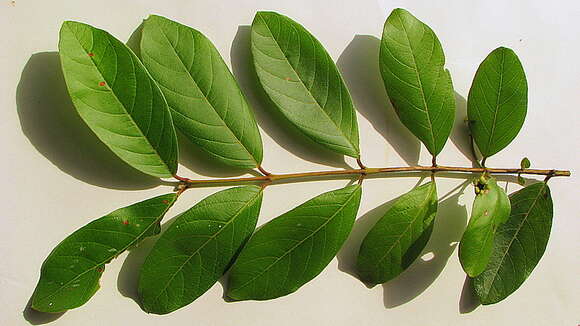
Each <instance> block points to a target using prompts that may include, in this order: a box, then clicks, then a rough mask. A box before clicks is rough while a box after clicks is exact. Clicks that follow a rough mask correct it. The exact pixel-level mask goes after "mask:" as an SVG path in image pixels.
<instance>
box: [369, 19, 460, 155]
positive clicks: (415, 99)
mask: <svg viewBox="0 0 580 326" xmlns="http://www.w3.org/2000/svg"><path fill="white" fill-rule="evenodd" d="M379 63H380V69H381V75H382V76H383V81H384V82H385V88H386V89H387V94H388V95H389V98H390V100H391V103H392V104H393V107H394V108H395V111H396V112H397V114H398V116H399V118H400V119H401V122H403V124H404V125H405V126H406V127H407V128H408V129H409V130H410V131H411V132H412V133H413V134H414V135H415V136H417V138H419V139H420V140H421V141H422V142H423V144H425V146H426V147H427V149H428V150H429V152H430V153H431V154H432V155H434V156H436V155H437V154H439V152H441V150H442V149H443V146H444V145H445V142H446V141H447V138H448V137H449V134H450V133H451V128H452V127H453V119H454V117H455V95H454V92H453V84H452V82H451V75H450V74H449V71H448V70H446V69H445V68H444V66H445V55H444V54H443V49H442V48H441V43H439V39H437V36H436V35H435V33H434V32H433V30H431V28H429V26H427V25H425V24H424V23H422V22H421V21H420V20H418V19H417V18H415V17H414V16H413V15H411V14H410V13H409V12H408V11H406V10H405V9H395V10H393V12H392V13H391V15H390V16H389V17H388V18H387V21H386V22H385V26H384V29H383V37H382V40H381V49H380V54H379Z"/></svg>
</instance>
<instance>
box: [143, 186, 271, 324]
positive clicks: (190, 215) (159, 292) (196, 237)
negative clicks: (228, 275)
mask: <svg viewBox="0 0 580 326" xmlns="http://www.w3.org/2000/svg"><path fill="white" fill-rule="evenodd" d="M261 203H262V189H261V188H260V187H256V186H245V187H237V188H231V189H227V190H223V191H220V192H218V193H215V194H213V195H211V196H209V197H207V198H206V199H204V200H202V201H201V202H199V203H198V204H197V205H195V206H193V207H192V208H191V209H189V210H188V211H186V212H185V213H183V214H181V215H179V216H178V217H177V218H176V219H175V221H174V222H173V223H172V224H171V226H170V227H169V228H168V229H167V231H165V232H164V233H163V235H162V236H161V238H160V239H159V240H158V241H157V243H156V244H155V246H154V247H153V249H152V250H151V253H150V254H149V256H148V257H147V259H146V260H145V263H144V264H143V267H142V268H141V276H140V278H139V295H140V297H141V302H142V308H143V310H145V311H147V312H152V313H156V314H167V313H169V312H172V311H174V310H176V309H179V308H181V307H183V306H186V305H188V304H190V303H191V302H193V301H194V300H195V299H196V298H198V297H199V296H200V295H202V294H203V293H205V292H206V291H207V290H208V289H209V288H210V287H211V286H212V285H214V284H215V283H216V282H217V280H218V279H219V278H220V277H221V276H222V275H223V274H224V273H225V271H226V270H227V268H228V267H229V266H230V264H231V263H232V261H233V259H234V257H235V256H236V254H237V253H238V252H239V250H240V248H241V247H242V246H243V245H244V244H245V243H246V241H247V240H248V238H249V237H250V235H251V234H252V232H253V231H254V229H255V227H256V222H257V220H258V214H259V212H260V206H261Z"/></svg>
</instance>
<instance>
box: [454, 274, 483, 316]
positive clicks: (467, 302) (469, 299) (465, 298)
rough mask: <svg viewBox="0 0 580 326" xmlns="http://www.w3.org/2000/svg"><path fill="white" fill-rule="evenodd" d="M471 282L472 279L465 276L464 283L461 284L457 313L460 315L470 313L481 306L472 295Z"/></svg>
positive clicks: (473, 294)
mask: <svg viewBox="0 0 580 326" xmlns="http://www.w3.org/2000/svg"><path fill="white" fill-rule="evenodd" d="M472 282H473V281H472V279H471V278H469V276H467V275H465V282H463V288H462V289H461V297H460V298H459V313H461V314H467V313H470V312H472V311H474V310H475V309H477V307H479V306H481V302H479V299H478V298H477V296H476V295H475V293H473V287H472Z"/></svg>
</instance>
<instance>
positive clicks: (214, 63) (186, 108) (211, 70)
mask: <svg viewBox="0 0 580 326" xmlns="http://www.w3.org/2000/svg"><path fill="white" fill-rule="evenodd" d="M141 57H142V59H143V63H144V64H145V66H146V67H147V69H148V70H149V72H151V75H152V76H153V78H155V80H156V81H157V82H158V83H159V86H160V87H161V90H162V91H163V94H165V98H166V99H167V103H168V104H169V107H170V109H171V113H172V115H173V120H174V122H175V125H176V126H177V128H179V130H181V131H182V132H183V133H184V134H185V135H186V136H187V137H188V138H189V139H190V140H191V141H193V142H194V143H196V144H197V145H199V146H200V147H201V148H203V149H204V150H205V151H207V152H208V153H209V154H211V155H212V157H214V158H216V159H217V160H219V161H221V162H223V163H225V164H228V165H231V166H237V167H242V168H254V167H257V166H258V165H260V163H261V162H262V139H261V137H260V132H259V131H258V126H257V124H256V120H255V119H254V114H253V113H252V110H251V109H250V107H249V106H248V103H247V102H246V99H245V98H244V95H243V94H242V92H241V91H240V89H239V87H238V84H237V83H236V80H235V79H234V77H233V76H232V74H231V73H230V70H229V69H228V66H227V65H226V64H225V62H224V61H223V59H222V57H221V56H220V54H219V52H218V51H217V49H216V48H215V47H214V46H213V44H212V43H211V41H210V40H208V39H207V38H206V37H205V36H204V35H203V34H201V33H200V32H198V31H197V30H195V29H193V28H190V27H187V26H185V25H182V24H179V23H176V22H174V21H171V20H169V19H167V18H163V17H159V16H154V15H153V16H150V17H149V18H148V19H147V20H145V23H144V26H143V35H142V38H141Z"/></svg>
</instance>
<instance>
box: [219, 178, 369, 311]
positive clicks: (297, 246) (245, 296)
mask: <svg viewBox="0 0 580 326" xmlns="http://www.w3.org/2000/svg"><path fill="white" fill-rule="evenodd" d="M360 197H361V187H360V186H359V185H353V186H348V187H346V188H342V189H338V190H334V191H330V192H327V193H324V194H322V195H319V196H317V197H315V198H313V199H311V200H309V201H307V202H305V203H304V204H302V205H300V206H298V207H296V208H294V209H293V210H291V211H289V212H287V213H285V214H283V215H281V216H279V217H277V218H275V219H274V220H272V221H270V222H268V223H266V224H265V225H264V226H262V227H261V228H260V229H259V230H258V231H257V232H256V233H255V234H254V235H253V236H252V238H250V241H248V244H247V245H246V246H245V247H244V249H243V250H242V252H241V253H240V256H239V257H238V259H237V260H236V262H235V263H234V265H233V266H232V269H231V272H230V277H229V281H228V292H227V295H228V297H229V298H231V299H234V300H267V299H273V298H277V297H281V296H284V295H287V294H290V293H292V292H294V291H296V290H298V289H299V288H300V287H301V286H302V285H304V284H305V283H307V282H308V281H310V280H312V279H313V278H314V277H316V276H317V275H318V274H320V272H322V270H323V269H324V268H325V267H326V266H327V265H328V264H329V263H330V261H331V260H332V258H333V257H334V256H335V255H336V253H337V252H338V250H339V249H340V247H341V246H342V244H343V243H344V241H345V240H346V238H347V236H348V234H349V233H350V231H351V229H352V225H353V223H354V220H355V217H356V212H357V210H358V207H359V204H360Z"/></svg>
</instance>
